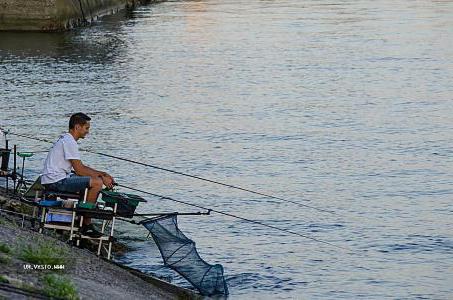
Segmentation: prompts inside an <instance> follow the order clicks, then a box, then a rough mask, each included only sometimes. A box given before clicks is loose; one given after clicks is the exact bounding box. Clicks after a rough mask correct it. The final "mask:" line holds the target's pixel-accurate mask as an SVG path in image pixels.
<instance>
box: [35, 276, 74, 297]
mask: <svg viewBox="0 0 453 300" xmlns="http://www.w3.org/2000/svg"><path fill="white" fill-rule="evenodd" d="M43 280H44V288H43V292H44V293H45V294H47V296H49V297H51V298H52V297H55V298H62V299H70V300H75V299H79V296H78V295H77V290H76V288H75V286H74V284H73V283H72V282H71V280H69V279H68V278H66V277H63V276H58V275H55V274H48V275H46V276H44V278H43Z"/></svg>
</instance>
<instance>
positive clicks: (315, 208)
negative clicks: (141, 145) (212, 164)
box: [9, 132, 339, 216]
mask: <svg viewBox="0 0 453 300" xmlns="http://www.w3.org/2000/svg"><path fill="white" fill-rule="evenodd" d="M9 134H12V135H16V136H20V137H24V138H29V139H33V140H37V141H41V142H46V143H51V144H53V142H52V141H49V140H46V139H42V138H36V137H32V136H28V135H24V134H18V133H13V132H9ZM80 150H81V151H85V152H88V153H92V154H97V155H100V156H105V157H109V158H114V159H118V160H122V161H126V162H129V163H132V164H137V165H141V166H145V167H150V168H153V169H157V170H161V171H165V172H170V173H173V174H177V175H181V176H186V177H190V178H193V179H197V180H202V181H206V182H210V183H214V184H218V185H222V186H225V187H229V188H233V189H237V190H241V191H245V192H248V193H252V194H255V195H260V196H264V197H267V198H272V199H276V200H280V201H283V202H289V203H293V204H296V205H298V206H302V207H306V208H311V209H314V210H317V211H320V212H325V213H329V214H333V215H337V216H338V215H339V214H337V213H336V212H334V211H331V210H327V209H322V208H318V207H315V206H312V205H308V204H303V203H300V202H297V201H293V200H288V199H284V198H281V197H277V196H273V195H270V194H266V193H262V192H257V191H253V190H250V189H246V188H243V187H240V186H236V185H231V184H227V183H223V182H220V181H216V180H212V179H208V178H204V177H200V176H196V175H191V174H187V173H183V172H179V171H175V170H171V169H167V168H163V167H159V166H155V165H151V164H147V163H143V162H139V161H135V160H132V159H128V158H123V157H119V156H115V155H111V154H105V153H101V152H96V151H93V150H88V149H83V148H81V149H80Z"/></svg>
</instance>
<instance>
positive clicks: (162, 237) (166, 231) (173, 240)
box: [140, 214, 228, 296]
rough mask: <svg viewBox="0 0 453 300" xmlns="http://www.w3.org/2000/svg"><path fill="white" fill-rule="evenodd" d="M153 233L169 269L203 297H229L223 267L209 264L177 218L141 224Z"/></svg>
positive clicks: (169, 216)
mask: <svg viewBox="0 0 453 300" xmlns="http://www.w3.org/2000/svg"><path fill="white" fill-rule="evenodd" d="M140 224H142V225H143V226H145V228H146V229H148V230H149V232H150V233H151V236H152V237H153V240H154V242H155V243H156V245H157V247H158V248H159V251H160V253H161V255H162V258H163V260H164V263H165V265H166V266H168V267H170V268H171V269H173V270H175V271H176V272H178V273H179V274H180V275H181V276H182V277H184V278H185V279H186V280H187V281H189V282H190V283H191V284H192V285H193V286H194V287H195V288H196V289H197V290H198V291H199V292H200V293H201V294H202V295H204V296H213V295H228V286H227V284H226V281H225V277H224V276H223V267H222V265H219V264H215V265H211V264H208V263H207V262H205V261H204V260H203V259H202V258H201V257H200V255H199V254H198V252H197V249H196V247H195V242H194V241H192V240H191V239H189V238H188V237H186V236H185V235H184V233H182V231H181V230H179V228H178V220H177V215H176V214H174V215H166V216H161V217H156V218H151V219H147V220H144V221H141V222H140Z"/></svg>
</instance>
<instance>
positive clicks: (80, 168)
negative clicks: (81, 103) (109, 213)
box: [41, 113, 114, 237]
mask: <svg viewBox="0 0 453 300" xmlns="http://www.w3.org/2000/svg"><path fill="white" fill-rule="evenodd" d="M90 120H91V118H90V117H88V116H87V115H85V114H83V113H76V114H73V115H72V116H71V118H70V119H69V132H68V133H65V134H63V135H62V136H60V138H59V139H58V140H57V141H56V142H55V143H54V145H53V146H52V148H51V149H50V151H49V154H48V155H47V158H46V160H45V161H44V168H43V170H42V174H41V184H42V185H43V186H44V187H45V188H46V189H49V190H54V191H59V192H67V193H77V192H81V191H84V190H85V188H88V194H87V198H86V199H87V201H88V202H91V203H96V200H97V197H98V194H99V192H100V191H101V189H102V186H103V185H105V186H106V187H108V188H112V187H113V184H114V179H113V177H112V176H110V175H109V174H107V173H105V172H101V171H97V170H95V169H93V168H90V167H88V166H85V165H84V164H83V163H82V161H81V160H80V153H79V147H78V145H77V140H79V139H83V138H85V136H86V135H87V134H88V133H89V130H90ZM72 169H73V170H74V172H75V174H73V173H71V171H72ZM81 233H82V234H85V235H88V236H91V237H100V236H101V235H102V234H101V233H100V232H99V231H97V230H96V229H95V228H94V226H93V224H91V219H90V218H84V220H83V225H82V228H81Z"/></svg>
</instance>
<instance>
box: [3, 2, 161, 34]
mask: <svg viewBox="0 0 453 300" xmlns="http://www.w3.org/2000/svg"><path fill="white" fill-rule="evenodd" d="M147 2H153V1H150V0H148V1H145V0H0V30H3V31H5V30H7V31H64V30H68V29H71V28H74V27H78V26H82V25H84V24H86V23H89V22H92V21H94V20H96V19H97V18H99V17H101V16H103V15H107V14H113V13H117V12H118V11H119V10H121V9H124V8H133V7H134V6H136V5H139V4H144V3H147Z"/></svg>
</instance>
